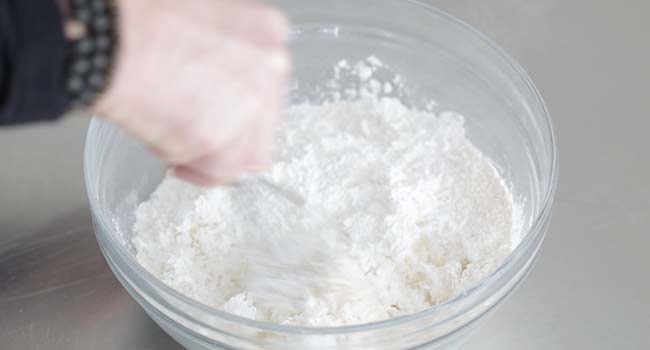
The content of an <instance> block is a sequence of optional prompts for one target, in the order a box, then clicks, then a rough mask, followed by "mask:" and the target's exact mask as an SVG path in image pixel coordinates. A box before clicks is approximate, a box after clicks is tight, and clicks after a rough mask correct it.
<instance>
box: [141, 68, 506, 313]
mask: <svg viewBox="0 0 650 350" xmlns="http://www.w3.org/2000/svg"><path fill="white" fill-rule="evenodd" d="M337 67H338V68H342V67H352V69H357V70H359V73H360V74H361V75H362V78H364V79H365V78H366V74H367V73H368V71H367V70H366V69H365V68H364V67H361V66H359V65H349V64H348V63H347V62H341V63H340V64H339V65H338V66H337ZM359 67H361V68H359ZM366 68H367V67H366ZM337 74H338V73H337ZM377 84H379V83H377ZM379 86H382V84H379ZM389 89H391V88H386V87H384V90H389ZM278 143H279V149H280V153H279V155H278V157H277V160H276V161H275V162H274V165H273V167H272V169H270V170H269V171H267V172H266V173H264V174H261V176H264V177H265V178H266V179H267V180H268V181H271V182H273V183H275V184H278V185H279V186H282V187H285V188H288V189H291V190H292V191H295V192H297V193H300V194H301V195H302V196H303V197H304V199H305V204H304V205H303V206H296V205H295V204H293V203H291V202H289V201H287V200H286V199H285V198H281V196H277V195H274V194H273V193H270V192H268V191H263V190H262V189H255V188H254V187H255V185H254V184H253V185H251V186H252V187H253V188H248V189H246V188H239V187H221V188H213V189H208V188H200V187H196V186H193V185H190V184H187V183H185V182H182V181H180V180H178V179H176V178H174V177H172V176H167V177H166V178H165V180H164V181H163V182H162V183H161V184H160V186H159V187H158V188H157V189H156V190H155V191H154V192H153V194H152V195H151V198H150V199H149V200H148V201H146V202H144V203H142V204H141V205H140V206H139V207H138V209H137V210H136V213H135V214H136V223H135V226H134V231H135V235H134V238H133V244H134V246H135V248H136V251H137V259H138V261H139V262H140V263H141V264H142V265H143V266H144V267H145V268H147V269H148V270H149V271H151V272H152V273H153V274H154V275H155V276H157V277H158V278H160V279H161V280H162V281H164V282H165V283H166V284H168V285H169V286H171V287H173V288H175V289H176V290H178V291H180V292H182V293H184V294H186V295H188V296H189V297H192V298H194V299H196V300H198V301H200V302H203V303H205V304H207V305H210V306H213V307H216V308H220V309H222V310H224V311H227V312H230V313H233V314H237V315H240V316H242V317H247V318H251V319H257V320H264V321H271V322H275V323H279V324H288V325H301V326H339V325H348V324H358V323H365V322H371V321H378V320H382V319H387V318H391V317H395V316H399V315H405V314H410V313H414V312H417V311H421V310H423V309H426V308H428V307H431V306H433V305H435V304H437V303H440V302H443V301H445V300H448V299H449V298H451V297H453V296H455V295H457V294H458V293H459V292H461V291H462V290H463V289H465V288H467V287H468V286H470V285H472V284H475V283H477V282H478V281H480V280H481V279H482V278H484V277H485V276H486V275H487V274H489V273H490V272H492V271H494V270H495V269H496V267H497V266H498V265H499V264H500V263H501V262H502V261H503V260H504V258H505V257H506V256H507V255H508V254H509V253H510V252H511V251H512V249H513V246H514V244H516V240H514V239H513V231H514V230H513V222H514V221H515V219H516V218H515V217H514V214H513V213H514V212H515V211H516V206H515V205H514V204H513V196H512V193H511V192H510V190H509V189H508V187H507V186H506V184H505V182H504V180H503V179H502V178H501V176H500V175H499V174H498V172H497V171H496V170H495V168H494V167H493V166H492V164H491V162H490V161H489V159H487V158H486V157H485V156H483V155H482V154H481V152H480V151H479V150H478V149H477V148H476V147H475V146H473V145H472V143H471V142H470V141H469V140H468V139H467V138H466V137H465V129H464V120H463V117H462V116H460V115H458V114H456V113H452V112H445V113H440V114H439V115H434V114H433V113H432V112H429V111H417V110H413V109H409V108H407V107H405V106H404V105H403V104H402V103H401V102H400V101H399V100H397V99H394V98H388V97H381V98H376V97H372V96H367V95H366V96H362V97H360V98H359V99H357V100H355V101H333V102H327V103H324V104H321V105H311V104H302V105H294V106H292V107H290V108H289V109H288V111H287V113H286V118H285V121H284V125H283V127H282V129H281V131H280V133H279V136H278Z"/></svg>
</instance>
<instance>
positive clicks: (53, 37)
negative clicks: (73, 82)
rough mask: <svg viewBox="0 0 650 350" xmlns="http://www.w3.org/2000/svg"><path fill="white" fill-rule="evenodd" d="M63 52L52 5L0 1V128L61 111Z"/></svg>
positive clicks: (64, 102)
mask: <svg viewBox="0 0 650 350" xmlns="http://www.w3.org/2000/svg"><path fill="white" fill-rule="evenodd" d="M67 51H68V44H67V42H66V40H65V38H64V35H63V25H62V20H61V15H60V13H59V10H58V8H57V6H56V3H55V1H54V0H0V125H2V124H5V125H6V124H18V123H26V122H33V121H38V120H48V119H55V118H57V117H59V116H60V115H62V114H63V113H64V112H65V111H66V109H67V108H68V107H69V105H70V100H69V98H68V96H67V93H66V89H65V80H66V79H65V66H66V56H67Z"/></svg>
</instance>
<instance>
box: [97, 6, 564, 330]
mask: <svg viewBox="0 0 650 350" xmlns="http://www.w3.org/2000/svg"><path fill="white" fill-rule="evenodd" d="M404 2H406V3H408V4H411V5H415V6H419V7H421V8H422V9H423V10H426V11H429V12H431V13H432V14H433V15H436V16H439V17H440V18H441V19H443V20H446V21H448V22H449V23H451V24H454V25H457V26H460V27H461V28H462V29H464V30H466V31H467V32H468V33H469V34H471V35H474V36H475V37H476V38H478V39H480V40H481V41H482V42H483V43H484V44H486V45H488V46H489V47H490V48H491V49H493V50H494V51H495V52H496V53H497V54H498V55H499V56H501V58H502V59H503V60H504V62H505V63H507V64H508V65H509V66H510V68H511V69H513V71H514V72H515V73H516V74H517V75H518V76H519V78H520V79H522V80H523V82H524V83H525V85H526V87H527V88H528V89H529V90H530V92H531V93H532V95H533V96H534V99H535V102H536V103H537V104H538V105H539V107H540V108H541V111H542V115H543V117H544V121H545V125H544V126H545V128H546V133H547V136H548V137H549V140H550V143H549V145H550V164H551V166H550V169H549V172H550V174H549V181H548V187H547V188H546V189H545V190H546V191H545V193H544V197H543V200H542V205H541V207H540V208H539V210H538V212H537V213H536V215H535V216H534V220H533V221H532V225H531V226H530V228H529V230H528V232H527V234H526V235H525V236H524V237H523V238H522V239H521V241H520V242H519V244H518V245H517V247H516V248H515V249H514V250H513V251H512V252H510V254H509V255H508V256H507V257H506V258H505V259H504V261H503V262H502V263H501V264H500V265H499V267H498V268H497V269H496V270H494V271H493V272H492V273H490V274H489V275H488V276H486V277H485V278H483V279H482V280H481V281H480V282H478V283H476V284H475V285H473V286H471V287H470V288H468V289H465V290H464V291H463V292H461V293H459V294H458V295H456V296H454V297H453V298H450V299H448V300H446V301H445V302H442V303H440V304H437V305H434V306H432V307H429V308H427V309H424V310H421V311H418V312H415V313H412V314H408V315H402V316H397V317H393V318H389V319H386V320H381V321H375V322H368V323H362V324H353V325H345V326H335V327H305V326H288V325H281V324H276V323H271V322H268V321H258V320H252V319H248V318H245V317H241V316H237V315H234V314H230V313H227V312H225V311H222V310H219V309H217V308H214V307H211V306H208V305H206V304H204V303H201V302H199V301H197V300H194V299H192V298H190V297H188V296H186V295H184V294H182V293H180V292H178V291H176V290H175V289H173V288H171V287H169V286H168V285H166V284H165V283H164V282H162V281H161V280H159V279H158V278H157V277H156V276H154V275H153V274H152V273H151V272H149V271H148V270H147V269H145V268H144V267H143V266H142V265H140V263H139V262H138V261H137V260H136V259H135V257H134V256H133V255H131V254H129V253H127V251H126V250H125V249H124V248H123V244H122V243H120V242H118V240H117V239H116V238H115V235H112V234H109V235H108V236H109V242H110V243H111V244H112V245H114V246H115V249H114V251H116V252H117V254H118V255H119V256H120V257H121V258H122V259H123V260H124V261H126V262H127V263H128V265H129V268H130V269H132V270H133V272H134V273H135V274H136V275H137V276H139V277H140V278H142V279H143V280H144V281H146V282H147V283H149V284H150V285H152V286H153V287H155V288H156V289H157V290H159V291H161V292H163V293H165V294H168V295H170V296H172V297H174V298H176V299H177V300H179V301H181V302H183V303H186V304H188V305H189V306H190V307H194V308H197V309H199V310H201V311H203V312H206V313H208V314H210V315H211V316H216V317H219V318H221V319H224V320H227V321H232V322H235V323H240V324H243V325H245V326H249V327H252V328H256V329H259V330H264V331H272V332H278V333H284V334H294V335H302V336H309V335H338V334H349V333H359V332H365V331H377V330H379V329H384V328H388V327H392V326H398V325H402V324H406V323H408V322H413V321H417V320H420V319H423V318H426V317H429V316H432V315H433V314H434V313H436V312H439V311H440V310H443V309H445V308H450V307H452V306H453V305H455V304H457V303H459V302H460V301H461V300H465V299H466V298H468V297H471V296H473V295H476V294H477V293H478V292H479V291H481V290H483V289H485V288H487V286H489V285H491V282H492V281H494V280H495V279H497V278H498V277H499V276H501V275H502V274H504V273H505V270H507V268H508V267H509V266H510V265H512V264H513V259H514V257H515V256H517V255H519V254H520V253H521V252H522V251H524V250H526V249H527V248H529V247H530V245H531V244H533V243H534V242H535V238H536V237H537V236H538V235H539V234H544V232H545V227H544V225H545V224H546V222H547V221H548V219H549V216H550V213H551V207H552V204H553V200H554V198H555V195H556V192H557V186H558V176H559V159H558V156H559V154H558V148H557V143H556V141H557V139H556V136H555V133H554V130H553V124H552V121H551V117H550V114H549V112H548V108H547V106H546V104H545V102H544V100H543V98H542V96H541V94H540V92H539V90H538V89H537V87H536V86H535V84H534V83H533V81H532V79H531V78H530V76H529V75H528V73H527V72H526V71H525V70H524V69H523V67H522V66H521V65H520V64H519V63H517V62H516V61H515V60H514V59H513V58H512V57H511V56H510V55H509V54H507V53H506V52H505V51H504V50H503V49H502V48H501V47H499V46H498V45H497V44H495V43H494V42H493V41H492V40H491V39H489V38H488V37H487V36H486V35H485V34H483V33H482V32H480V31H479V30H477V29H475V28H474V27H472V26H470V25H469V24H467V23H465V22H464V21H462V20H460V19H458V18H456V17H454V16H452V15H450V14H448V13H446V12H444V11H442V10H440V9H438V8H436V7H434V6H433V5H431V4H429V3H427V2H426V0H404ZM105 124H108V123H107V122H105V121H103V120H100V119H98V118H96V117H94V118H93V119H92V120H91V122H90V125H89V127H88V132H87V136H86V141H85V146H84V148H85V150H84V180H85V185H86V191H87V194H88V199H89V202H90V209H91V212H92V213H93V215H95V216H96V217H97V219H98V220H95V223H96V225H99V226H100V228H101V230H96V231H102V232H111V233H114V231H115V229H114V227H113V226H112V225H111V224H110V223H111V220H110V218H108V217H107V216H106V214H105V213H104V212H102V211H101V210H100V209H99V208H98V203H99V199H98V194H97V193H96V191H95V189H94V188H93V187H92V186H91V185H90V184H92V183H93V181H92V179H91V178H90V174H91V173H92V171H91V170H90V167H89V164H90V163H91V162H90V159H91V158H92V157H94V156H95V155H94V154H91V152H90V151H89V150H90V149H92V148H93V146H92V145H91V142H93V141H94V139H93V136H94V134H95V133H96V132H97V130H99V129H101V128H102V126H103V125H105ZM539 244H541V241H540V242H539ZM533 258H534V256H533ZM517 284H519V283H517ZM510 292H511V291H508V293H507V294H509V293H510ZM502 299H503V298H501V299H500V300H502ZM497 303H498V301H497ZM495 305H496V303H495ZM465 309H467V307H466V308H465ZM463 311H465V310H460V311H456V312H454V313H453V314H452V315H450V316H449V317H447V318H445V319H443V320H440V321H438V322H437V324H440V323H444V322H446V321H448V320H449V319H452V318H454V317H457V316H458V315H459V314H461V313H462V312H463ZM478 316H480V315H477V316H476V317H474V318H473V319H476V318H477V317H478ZM190 317H191V316H190ZM471 321H472V320H470V322H471ZM203 326H204V327H209V328H213V327H212V326H210V325H205V324H203ZM460 326H462V325H459V327H460ZM452 331H453V330H452Z"/></svg>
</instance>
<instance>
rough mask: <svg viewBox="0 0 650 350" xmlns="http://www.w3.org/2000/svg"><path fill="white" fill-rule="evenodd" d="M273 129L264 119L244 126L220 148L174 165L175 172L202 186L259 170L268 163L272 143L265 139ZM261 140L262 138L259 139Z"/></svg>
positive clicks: (219, 182) (226, 180)
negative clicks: (235, 136) (232, 138)
mask: <svg viewBox="0 0 650 350" xmlns="http://www.w3.org/2000/svg"><path fill="white" fill-rule="evenodd" d="M272 132H273V130H270V129H269V128H267V124H266V123H260V124H257V125H255V126H254V127H250V128H247V131H246V133H245V134H243V135H241V136H239V137H237V138H236V139H235V140H233V142H231V143H230V144H228V145H225V146H224V147H221V148H220V149H218V150H216V151H214V152H211V153H210V154H207V155H205V156H204V157H202V158H199V159H196V160H194V161H192V162H189V163H187V164H183V165H179V166H176V167H175V168H174V173H175V175H176V176H178V177H180V178H182V179H185V180H187V181H190V182H194V183H197V184H199V185H202V186H216V185H221V184H225V183H229V182H232V181H234V180H236V179H237V177H238V176H239V175H240V174H241V173H242V172H245V171H260V170H263V169H265V168H266V167H268V165H270V159H271V147H270V142H268V141H266V140H268V139H269V138H272V136H269V135H268V134H270V133H272ZM260 140H264V141H263V143H260Z"/></svg>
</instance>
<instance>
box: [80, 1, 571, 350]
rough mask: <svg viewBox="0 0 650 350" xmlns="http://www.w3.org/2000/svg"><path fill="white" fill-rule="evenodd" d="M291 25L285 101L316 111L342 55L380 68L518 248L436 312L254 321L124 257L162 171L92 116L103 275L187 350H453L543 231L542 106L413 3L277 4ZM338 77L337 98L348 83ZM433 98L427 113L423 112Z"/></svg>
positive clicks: (455, 24) (551, 175)
mask: <svg viewBox="0 0 650 350" xmlns="http://www.w3.org/2000/svg"><path fill="white" fill-rule="evenodd" d="M274 3H275V4H276V5H277V6H279V7H280V8H282V9H284V10H285V11H286V12H287V13H288V14H289V16H290V18H291V20H292V23H293V31H292V36H293V37H292V41H291V45H292V51H293V55H294V64H295V70H294V76H295V79H296V81H295V83H294V89H293V90H292V92H291V99H292V101H293V102H299V101H305V100H308V101H312V102H315V101H319V99H322V98H323V94H322V92H323V91H322V88H323V84H324V82H325V81H326V80H327V79H329V78H331V75H332V67H333V66H334V65H335V63H337V62H338V61H339V60H341V59H347V60H348V61H349V62H354V61H357V60H361V59H365V58H367V57H369V56H371V55H373V56H376V57H378V58H380V59H381V60H382V61H383V62H384V63H386V64H387V65H388V66H390V67H391V70H392V71H394V72H396V73H398V74H399V75H400V76H401V77H402V78H403V80H404V82H405V88H404V89H402V90H400V91H399V94H400V98H402V99H403V100H404V102H405V103H406V104H408V105H409V106H412V107H414V108H425V107H429V108H431V107H432V106H433V107H432V108H433V109H434V111H436V112H440V111H445V110H451V111H456V112H458V113H460V114H462V115H463V116H464V117H465V120H466V129H467V135H468V138H469V139H470V140H471V141H472V142H473V143H474V144H475V145H476V146H477V147H478V148H479V149H481V150H482V151H483V153H484V154H485V155H487V156H488V157H489V158H491V159H492V160H493V162H494V163H495V165H496V167H497V168H498V170H499V171H500V172H501V174H502V175H503V176H504V177H505V178H506V179H507V181H508V184H509V185H510V186H511V188H512V189H513V191H514V193H515V194H516V196H517V198H518V199H519V200H520V201H521V202H522V203H523V206H522V208H523V210H522V217H523V222H522V225H521V232H517V234H518V235H519V238H518V241H519V244H518V246H517V247H516V249H515V250H514V251H513V252H512V254H511V255H510V256H509V257H508V258H507V259H506V260H505V261H504V262H503V264H502V265H501V266H500V267H499V268H498V269H497V270H496V271H494V272H493V273H492V274H490V275H489V276H488V277H487V278H485V279H484V280H483V281H481V282H480V283H478V284H476V285H474V286H472V287H471V288H469V289H467V290H466V291H465V292H463V293H461V294H460V295H457V296H456V297H454V298H453V299H451V300H448V301H447V302H445V303H442V304H440V305H437V306H434V307H431V308H429V309H427V310H424V311H421V312H418V313H415V314H412V315H408V316H403V317H397V318H393V319H389V320H385V321H381V322H374V323H368V324H360V325H353V326H345V327H330V328H306V327H293V326H283V325H276V324H271V323H266V322H260V321H253V320H249V319H245V318H242V317H238V316H235V315H231V314H228V313H225V312H223V311H220V310H217V309H214V308H210V307H208V306H206V305H203V304H200V303H198V302H196V301H194V300H192V299H189V298H187V297H185V296H184V295H182V294H180V293H178V292H176V291H175V290H173V289H171V288H169V287H168V286H166V285H165V284H163V283H162V282H161V281H159V280H158V279H156V277H154V276H153V275H151V274H150V273H149V272H148V271H146V270H145V269H144V268H143V267H141V266H140V265H139V264H138V262H137V261H136V259H135V257H134V249H133V247H132V246H131V243H130V238H131V234H132V229H131V228H132V225H133V222H134V215H133V211H134V209H135V208H136V206H137V205H138V204H139V203H140V202H142V201H143V200H146V199H147V198H148V196H149V195H150V193H151V192H152V191H153V189H154V188H155V187H156V186H157V185H158V184H159V183H160V181H161V180H162V178H163V176H164V174H165V167H164V164H162V163H161V162H160V161H159V160H158V159H156V158H155V157H154V156H152V155H151V154H150V153H149V152H147V151H146V150H145V149H144V147H143V146H142V145H141V144H140V143H139V142H138V141H137V140H135V139H133V138H132V137H131V136H129V135H127V134H125V133H124V132H122V131H121V130H120V129H118V128H117V127H115V126H114V125H111V124H109V123H106V122H104V121H102V120H100V119H93V121H92V122H91V124H90V128H89V130H88V136H87V140H86V150H85V167H84V171H85V180H86V186H87V191H88V196H89V199H90V205H91V210H92V215H93V222H94V226H95V232H96V235H97V240H98V241H99V245H100V247H101V250H102V252H103V254H104V256H105V257H106V260H107V262H108V264H109V265H110V267H111V269H112V270H113V272H114V273H115V275H116V276H117V278H118V279H119V280H120V282H121V283H122V284H123V286H124V287H125V288H126V289H127V290H128V292H129V293H130V294H131V295H132V296H133V297H134V298H135V299H136V300H137V301H138V302H139V303H140V304H141V305H142V307H143V308H144V310H145V311H146V312H147V313H148V314H149V315H150V316H151V318H152V319H153V320H154V321H155V322H157V323H158V324H159V325H160V326H161V327H162V328H163V329H164V330H165V331H167V332H168V333H169V334H170V335H171V336H172V337H173V338H174V339H176V340H177V341H178V342H179V343H181V344H182V345H183V346H185V347H187V348H188V349H267V350H274V349H278V350H289V349H391V350H392V349H415V348H417V349H451V348H455V347H457V346H458V345H459V344H461V343H462V341H463V340H464V339H466V337H467V335H468V333H469V331H470V330H471V329H473V328H474V327H475V325H476V324H477V322H476V321H478V320H479V319H481V318H482V317H483V316H484V315H485V314H486V313H487V312H488V311H490V310H492V309H493V308H494V307H495V306H496V305H498V304H499V303H501V302H502V301H503V300H504V299H505V298H506V297H507V296H508V295H509V294H510V293H511V292H512V291H513V289H514V288H515V287H516V286H517V285H518V284H519V283H520V282H521V281H522V279H523V278H524V276H525V275H526V273H527V272H528V271H529V270H530V268H531V266H532V264H533V262H534V261H535V257H536V255H537V252H538V250H539V248H540V246H541V243H542V241H543V239H544V235H545V233H546V230H547V228H548V224H549V217H550V208H551V203H552V201H553V197H554V194H555V190H556V187H557V176H558V163H557V162H558V159H557V149H556V145H555V140H554V136H553V131H552V127H551V121H550V119H549V115H548V112H547V110H546V108H545V106H544V102H543V101H542V98H541V97H540V95H539V93H538V91H537V89H536V88H535V86H534V85H533V83H532V82H531V80H530V79H529V78H528V76H527V75H526V73H525V72H524V70H523V69H522V68H521V67H520V66H519V65H518V64H516V63H514V62H513V60H512V59H510V58H509V57H508V56H507V55H506V54H504V52H503V51H502V50H500V49H499V48H498V47H497V46H495V45H494V44H493V43H492V42H490V41H489V40H488V39H486V38H485V37H484V36H483V35H481V34H480V33H479V32H477V31H476V30H474V29H472V28H470V27H469V26H467V25H466V24H464V23H462V22H460V21H459V20H457V19H455V18H453V17H451V16H449V15H447V14H445V13H443V12H440V11H439V10H436V9H435V8H433V7H431V6H430V5H429V4H428V3H427V2H426V1H419V0H354V1H350V0H330V1H305V0H278V1H275V2H274ZM357 83H358V82H355V81H353V80H351V79H348V80H346V79H343V80H342V81H341V82H340V86H339V87H338V88H340V89H345V88H347V87H351V86H352V87H354V86H353V85H354V84H357ZM432 99H433V100H435V105H432V104H431V103H429V102H430V101H431V100H432Z"/></svg>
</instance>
